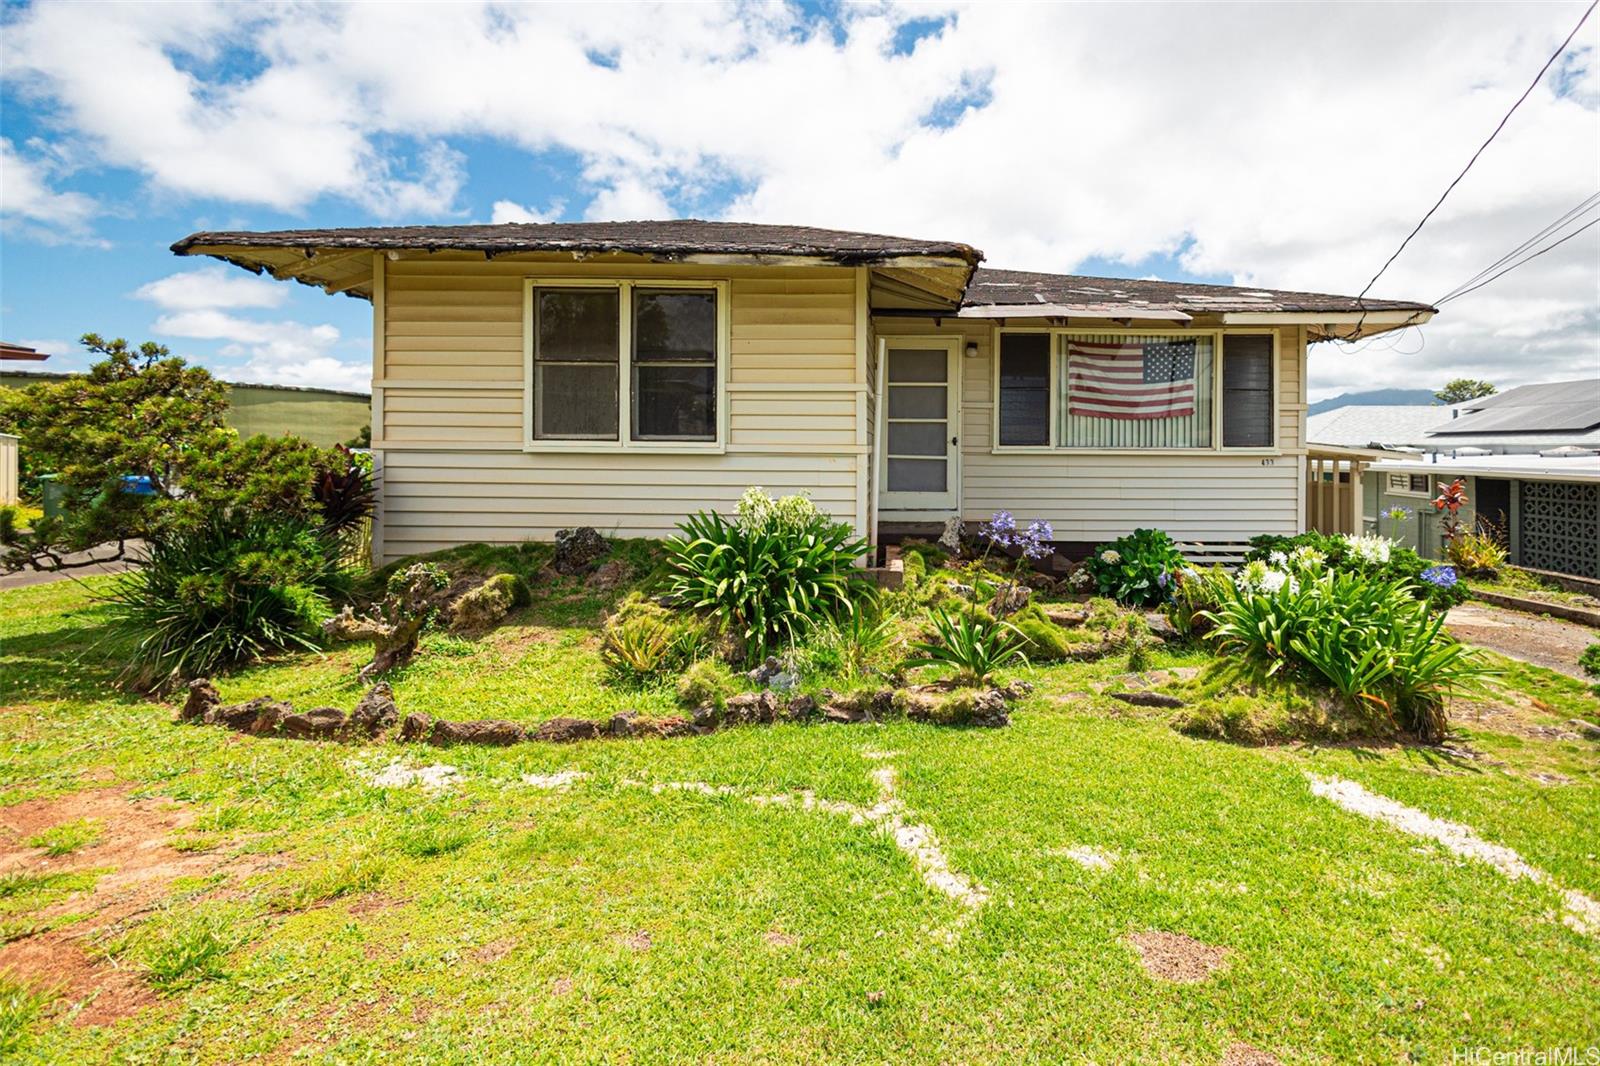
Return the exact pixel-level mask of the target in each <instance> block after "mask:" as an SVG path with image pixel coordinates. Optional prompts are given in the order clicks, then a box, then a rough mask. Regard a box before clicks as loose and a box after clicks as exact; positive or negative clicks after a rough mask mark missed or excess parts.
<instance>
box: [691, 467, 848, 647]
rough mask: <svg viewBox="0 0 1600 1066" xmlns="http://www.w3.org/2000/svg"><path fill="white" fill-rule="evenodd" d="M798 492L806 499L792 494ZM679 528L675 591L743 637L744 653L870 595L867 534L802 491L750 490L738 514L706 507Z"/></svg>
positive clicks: (789, 636) (789, 637)
mask: <svg viewBox="0 0 1600 1066" xmlns="http://www.w3.org/2000/svg"><path fill="white" fill-rule="evenodd" d="M753 493H754V494H758V495H759V499H758V498H757V495H753ZM761 500H765V501H767V502H761ZM796 500H798V501H802V503H793V502H790V501H796ZM678 528H679V530H680V532H681V536H677V537H673V538H670V539H669V540H668V541H667V552H668V557H669V566H670V570H671V572H670V577H669V578H668V588H669V590H670V591H671V594H672V595H673V596H674V597H676V598H677V599H679V600H680V601H682V602H683V603H686V604H688V605H689V606H691V607H692V608H693V609H695V610H699V611H706V612H708V613H709V614H711V615H712V616H713V617H714V618H716V619H717V621H718V622H719V623H720V624H721V626H722V627H724V628H726V629H727V630H729V631H730V632H732V633H733V634H734V635H735V636H737V637H738V638H739V640H740V641H742V643H743V645H744V651H745V655H746V657H747V658H764V657H765V656H766V655H767V654H768V653H769V652H770V651H771V650H772V649H773V648H774V646H775V645H777V644H778V643H780V642H788V643H793V642H794V640H795V639H796V638H797V637H799V636H800V635H801V634H803V633H804V632H805V631H806V630H807V629H808V628H809V627H810V626H811V625H812V624H813V623H815V622H819V621H822V620H825V619H840V618H845V617H848V616H849V615H850V614H852V613H853V612H854V611H855V610H856V609H857V604H858V603H859V602H861V601H866V600H870V599H872V597H873V589H872V586H871V584H870V583H869V582H868V581H867V578H866V575H865V574H864V573H863V572H862V571H861V570H860V569H859V568H858V567H857V566H856V565H855V560H856V559H857V558H858V557H859V556H860V555H861V554H862V553H864V552H865V551H866V550H867V544H866V541H864V540H861V539H859V538H857V537H856V536H855V535H854V533H853V531H852V530H851V528H850V526H848V525H846V524H845V523H842V522H834V521H833V520H832V519H830V518H828V517H827V516H826V515H823V514H822V513H821V512H819V511H817V510H816V508H815V506H814V505H812V504H811V502H810V501H809V500H806V499H805V498H804V497H792V496H791V497H785V498H784V499H783V500H777V501H773V500H771V498H770V497H767V496H766V495H765V493H760V491H759V490H752V491H751V492H749V493H746V494H745V498H744V499H742V500H741V501H740V504H739V515H738V518H737V520H736V521H732V522H730V521H728V520H727V519H725V518H723V517H722V516H721V515H719V514H716V513H715V512H710V511H701V512H699V513H698V514H695V515H691V516H690V517H689V518H688V519H686V520H685V521H684V522H683V523H682V524H681V525H679V527H678Z"/></svg>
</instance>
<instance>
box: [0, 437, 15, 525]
mask: <svg viewBox="0 0 1600 1066" xmlns="http://www.w3.org/2000/svg"><path fill="white" fill-rule="evenodd" d="M18 443H19V442H18V440H17V438H16V437H15V436H13V435H12V434H10V433H0V507H6V506H9V505H11V504H14V503H16V502H17V500H18V496H17V463H18V457H17V445H18Z"/></svg>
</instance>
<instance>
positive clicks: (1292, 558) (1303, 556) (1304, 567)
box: [1288, 544, 1328, 574]
mask: <svg viewBox="0 0 1600 1066" xmlns="http://www.w3.org/2000/svg"><path fill="white" fill-rule="evenodd" d="M1327 562H1328V557H1327V556H1326V555H1324V554H1322V553H1321V552H1319V551H1317V549H1315V548H1313V547H1312V546H1311V545H1309V544H1302V545H1300V547H1298V548H1296V549H1295V550H1294V551H1292V552H1290V553H1289V558H1288V564H1289V569H1290V570H1293V571H1294V572H1295V573H1297V574H1315V573H1317V572H1319V571H1320V570H1321V569H1322V568H1323V567H1324V566H1325V565H1327Z"/></svg>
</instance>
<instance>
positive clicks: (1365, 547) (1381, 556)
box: [1343, 533, 1395, 566]
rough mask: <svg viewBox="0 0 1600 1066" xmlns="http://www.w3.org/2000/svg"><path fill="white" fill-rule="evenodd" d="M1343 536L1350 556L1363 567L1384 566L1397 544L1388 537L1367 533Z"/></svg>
mask: <svg viewBox="0 0 1600 1066" xmlns="http://www.w3.org/2000/svg"><path fill="white" fill-rule="evenodd" d="M1343 536H1344V542H1345V543H1346V544H1347V545H1349V550H1350V554H1351V555H1353V556H1354V557H1355V558H1356V559H1357V561H1359V562H1360V563H1361V564H1362V565H1363V566H1382V565H1383V564H1385V563H1387V562H1388V561H1389V553H1390V552H1391V551H1393V550H1394V543H1395V542H1394V541H1392V540H1390V539H1389V538H1388V537H1380V536H1376V535H1374V534H1366V533H1363V534H1362V535H1361V536H1353V535H1352V534H1349V533H1345V534H1343Z"/></svg>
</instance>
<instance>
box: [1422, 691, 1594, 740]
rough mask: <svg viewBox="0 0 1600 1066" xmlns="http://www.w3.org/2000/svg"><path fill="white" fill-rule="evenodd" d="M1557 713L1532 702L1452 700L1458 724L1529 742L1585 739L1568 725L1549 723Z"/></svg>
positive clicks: (1454, 720) (1453, 718) (1451, 712)
mask: <svg viewBox="0 0 1600 1066" xmlns="http://www.w3.org/2000/svg"><path fill="white" fill-rule="evenodd" d="M1557 713H1558V712H1556V711H1555V710H1553V709H1547V708H1545V707H1542V706H1540V705H1539V704H1538V703H1536V702H1533V701H1510V700H1504V699H1502V700H1452V701H1451V703H1450V720H1451V721H1452V722H1454V723H1456V724H1459V725H1470V726H1473V727H1475V728H1478V729H1487V730H1491V731H1493V732H1496V733H1509V734H1511V735H1512V736H1518V737H1525V738H1527V739H1529V740H1582V739H1583V735H1582V734H1580V733H1578V732H1577V731H1575V730H1573V729H1571V728H1568V727H1567V726H1566V725H1565V724H1556V723H1551V722H1550V721H1549V718H1550V716H1552V715H1554V714H1557Z"/></svg>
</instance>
